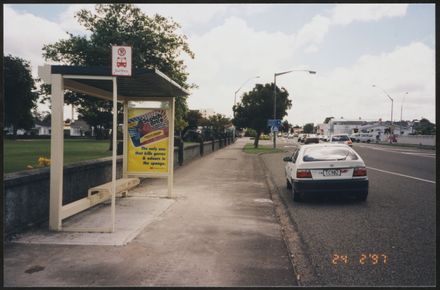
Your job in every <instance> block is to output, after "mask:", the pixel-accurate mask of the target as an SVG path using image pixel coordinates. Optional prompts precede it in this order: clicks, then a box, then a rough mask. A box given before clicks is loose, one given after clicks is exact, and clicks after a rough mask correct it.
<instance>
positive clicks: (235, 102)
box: [234, 91, 238, 118]
mask: <svg viewBox="0 0 440 290" xmlns="http://www.w3.org/2000/svg"><path fill="white" fill-rule="evenodd" d="M237 92H238V91H236V92H235V93H234V106H236V105H237ZM234 118H235V111H234Z"/></svg>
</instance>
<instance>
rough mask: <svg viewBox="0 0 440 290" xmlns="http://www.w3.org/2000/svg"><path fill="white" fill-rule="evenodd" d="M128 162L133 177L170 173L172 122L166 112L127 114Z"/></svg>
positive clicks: (153, 110)
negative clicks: (170, 126) (170, 127)
mask: <svg viewBox="0 0 440 290" xmlns="http://www.w3.org/2000/svg"><path fill="white" fill-rule="evenodd" d="M128 134H129V139H130V140H129V141H128V153H127V154H128V162H127V166H128V168H127V171H128V172H129V173H130V172H131V173H167V172H168V142H169V119H168V114H167V111H166V110H163V109H142V108H130V109H129V110H128Z"/></svg>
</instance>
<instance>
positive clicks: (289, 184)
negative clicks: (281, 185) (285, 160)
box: [286, 178, 292, 189]
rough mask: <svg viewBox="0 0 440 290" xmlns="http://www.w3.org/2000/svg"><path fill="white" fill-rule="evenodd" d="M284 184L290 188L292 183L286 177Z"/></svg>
mask: <svg viewBox="0 0 440 290" xmlns="http://www.w3.org/2000/svg"><path fill="white" fill-rule="evenodd" d="M286 186H287V189H292V184H291V183H290V181H289V179H287V178H286Z"/></svg>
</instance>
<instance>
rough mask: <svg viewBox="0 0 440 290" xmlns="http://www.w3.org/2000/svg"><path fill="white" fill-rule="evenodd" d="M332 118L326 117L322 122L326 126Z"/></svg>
mask: <svg viewBox="0 0 440 290" xmlns="http://www.w3.org/2000/svg"><path fill="white" fill-rule="evenodd" d="M333 118H334V117H327V118H325V120H324V124H328V122H330V120H331V119H333Z"/></svg>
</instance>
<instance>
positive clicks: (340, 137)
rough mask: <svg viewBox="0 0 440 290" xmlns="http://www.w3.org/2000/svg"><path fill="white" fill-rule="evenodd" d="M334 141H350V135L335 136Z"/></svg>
mask: <svg viewBox="0 0 440 290" xmlns="http://www.w3.org/2000/svg"><path fill="white" fill-rule="evenodd" d="M332 141H348V136H346V135H341V136H333V137H332Z"/></svg>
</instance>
